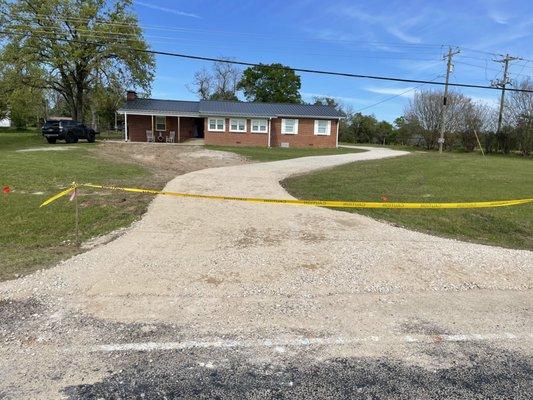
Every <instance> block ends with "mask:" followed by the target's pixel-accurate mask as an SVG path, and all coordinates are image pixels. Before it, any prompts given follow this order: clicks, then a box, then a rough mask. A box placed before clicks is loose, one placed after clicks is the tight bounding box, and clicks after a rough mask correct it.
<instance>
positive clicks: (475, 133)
mask: <svg viewBox="0 0 533 400" xmlns="http://www.w3.org/2000/svg"><path fill="white" fill-rule="evenodd" d="M474 135H476V140H477V144H478V145H479V150H481V154H483V157H485V152H484V151H483V147H482V146H481V142H480V141H479V137H478V136H477V131H476V130H475V129H474Z"/></svg>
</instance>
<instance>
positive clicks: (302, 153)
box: [206, 146, 364, 161]
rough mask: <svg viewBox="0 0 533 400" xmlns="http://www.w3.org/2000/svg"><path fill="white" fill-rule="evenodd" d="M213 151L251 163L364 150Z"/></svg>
mask: <svg viewBox="0 0 533 400" xmlns="http://www.w3.org/2000/svg"><path fill="white" fill-rule="evenodd" d="M206 148H208V149H211V150H220V151H231V152H233V153H236V154H240V155H241V156H244V157H246V158H248V159H249V160H251V161H278V160H287V159H289V158H297V157H309V156H330V155H335V154H346V153H358V152H361V151H364V150H357V149H346V148H339V149H309V148H307V149H297V148H282V147H270V148H269V147H237V146H235V147H232V146H206Z"/></svg>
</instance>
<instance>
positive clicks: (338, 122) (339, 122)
mask: <svg viewBox="0 0 533 400" xmlns="http://www.w3.org/2000/svg"><path fill="white" fill-rule="evenodd" d="M340 124H341V119H340V118H339V119H338V120H337V142H336V143H337V144H336V147H337V148H339V125H340Z"/></svg>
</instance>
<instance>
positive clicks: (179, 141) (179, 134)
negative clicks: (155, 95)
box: [178, 115, 181, 143]
mask: <svg viewBox="0 0 533 400" xmlns="http://www.w3.org/2000/svg"><path fill="white" fill-rule="evenodd" d="M178 143H181V133H180V117H179V115H178Z"/></svg>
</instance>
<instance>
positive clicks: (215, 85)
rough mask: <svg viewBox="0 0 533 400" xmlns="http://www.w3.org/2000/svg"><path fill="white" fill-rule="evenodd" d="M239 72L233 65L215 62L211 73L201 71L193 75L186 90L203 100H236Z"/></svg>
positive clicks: (204, 70)
mask: <svg viewBox="0 0 533 400" xmlns="http://www.w3.org/2000/svg"><path fill="white" fill-rule="evenodd" d="M240 78H241V70H240V69H239V68H237V67H235V66H234V65H233V64H230V63H226V62H222V61H217V62H215V63H213V66H212V69H211V71H207V70H206V69H201V70H200V71H197V72H196V73H195V74H194V80H193V83H192V87H190V86H188V89H189V90H190V91H191V92H193V93H196V94H197V95H198V97H200V98H201V99H203V100H207V99H211V100H237V94H236V93H237V83H238V82H239V80H240Z"/></svg>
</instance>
